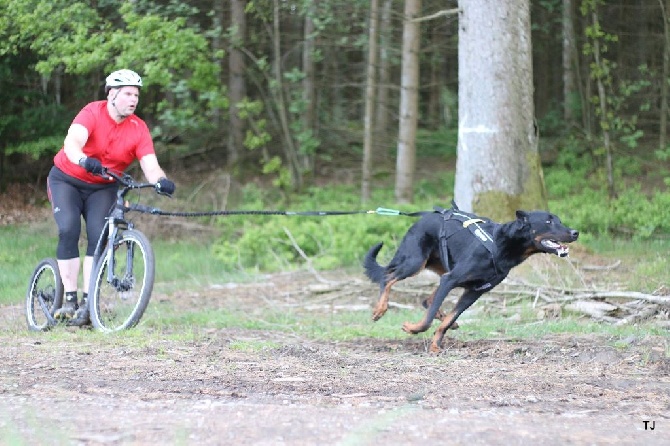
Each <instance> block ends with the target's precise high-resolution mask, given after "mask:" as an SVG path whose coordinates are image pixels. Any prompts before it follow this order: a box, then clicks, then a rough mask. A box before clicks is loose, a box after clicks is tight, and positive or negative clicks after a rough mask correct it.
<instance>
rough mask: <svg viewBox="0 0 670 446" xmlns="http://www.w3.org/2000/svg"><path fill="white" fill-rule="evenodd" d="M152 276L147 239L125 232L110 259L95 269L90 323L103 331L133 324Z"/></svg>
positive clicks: (144, 298) (149, 290)
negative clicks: (94, 287)
mask: <svg viewBox="0 0 670 446" xmlns="http://www.w3.org/2000/svg"><path fill="white" fill-rule="evenodd" d="M110 265H112V268H113V269H110ZM153 275H154V270H153V253H152V251H151V248H150V246H149V244H148V241H147V240H146V239H145V238H144V236H143V235H142V236H138V235H137V232H136V231H126V233H125V234H124V235H123V236H122V240H121V241H120V242H119V241H117V243H116V244H115V245H114V249H113V259H111V258H110V257H109V256H107V257H105V258H103V260H102V261H101V263H100V265H99V267H98V268H97V269H96V285H97V287H96V291H95V293H94V295H93V299H92V300H91V302H92V308H91V311H92V313H95V314H92V318H91V320H92V322H93V324H94V325H95V326H96V327H97V328H100V329H102V330H105V331H114V330H122V329H126V328H130V327H132V326H134V325H135V324H137V322H138V321H139V319H140V317H141V316H142V314H143V312H144V309H145V308H146V306H147V304H148V301H149V297H150V294H151V289H152V287H153Z"/></svg>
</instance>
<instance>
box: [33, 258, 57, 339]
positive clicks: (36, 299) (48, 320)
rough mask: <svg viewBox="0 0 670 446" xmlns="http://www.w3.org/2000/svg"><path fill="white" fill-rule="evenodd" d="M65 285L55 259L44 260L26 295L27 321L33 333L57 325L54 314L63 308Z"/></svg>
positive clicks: (35, 273) (36, 271)
mask: <svg viewBox="0 0 670 446" xmlns="http://www.w3.org/2000/svg"><path fill="white" fill-rule="evenodd" d="M62 299H63V285H62V282H61V279H60V274H59V272H58V264H57V263H56V261H55V260H54V259H44V260H42V261H41V262H40V263H39V264H38V266H37V268H35V271H34V273H33V276H32V277H31V279H30V285H29V287H28V293H27V295H26V321H27V322H28V328H29V329H30V330H33V331H43V330H48V329H49V328H51V327H52V326H54V325H56V320H55V319H54V318H53V314H54V312H55V311H56V310H57V309H58V308H59V307H60V306H61V303H62Z"/></svg>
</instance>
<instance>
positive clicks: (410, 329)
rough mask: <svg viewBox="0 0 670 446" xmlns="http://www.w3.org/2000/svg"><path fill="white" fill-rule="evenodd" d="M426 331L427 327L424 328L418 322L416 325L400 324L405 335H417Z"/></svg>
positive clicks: (422, 324)
mask: <svg viewBox="0 0 670 446" xmlns="http://www.w3.org/2000/svg"><path fill="white" fill-rule="evenodd" d="M426 330H428V326H426V325H425V324H424V323H423V322H419V323H418V324H412V323H410V322H405V323H404V324H402V331H404V332H405V333H409V334H417V333H422V332H424V331H426Z"/></svg>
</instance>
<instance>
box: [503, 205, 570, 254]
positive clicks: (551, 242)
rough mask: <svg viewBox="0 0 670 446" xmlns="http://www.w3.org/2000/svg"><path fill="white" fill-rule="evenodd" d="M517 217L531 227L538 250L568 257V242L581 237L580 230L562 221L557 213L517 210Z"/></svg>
mask: <svg viewBox="0 0 670 446" xmlns="http://www.w3.org/2000/svg"><path fill="white" fill-rule="evenodd" d="M516 217H517V218H518V219H519V220H521V221H522V222H523V223H524V225H528V226H529V227H530V234H531V237H532V243H533V247H534V248H535V250H536V252H545V253H547V254H556V255H557V256H559V257H567V256H568V254H569V252H570V249H569V248H568V247H567V245H566V243H571V242H574V241H575V240H577V238H578V237H579V231H577V230H576V229H571V228H568V227H567V226H565V225H564V224H563V223H561V219H560V218H558V217H557V216H556V215H554V214H551V213H549V212H544V211H531V212H525V211H517V212H516Z"/></svg>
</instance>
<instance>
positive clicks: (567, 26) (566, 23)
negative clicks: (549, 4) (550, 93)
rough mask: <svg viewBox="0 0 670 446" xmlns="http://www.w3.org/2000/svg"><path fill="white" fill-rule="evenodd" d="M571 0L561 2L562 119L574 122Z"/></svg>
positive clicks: (569, 123)
mask: <svg viewBox="0 0 670 446" xmlns="http://www.w3.org/2000/svg"><path fill="white" fill-rule="evenodd" d="M573 20H574V17H573V6H572V0H563V118H564V119H565V121H566V124H568V125H571V124H573V122H574V113H573V112H574V110H575V99H576V97H575V70H574V61H575V57H576V56H575V27H574V22H573Z"/></svg>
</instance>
